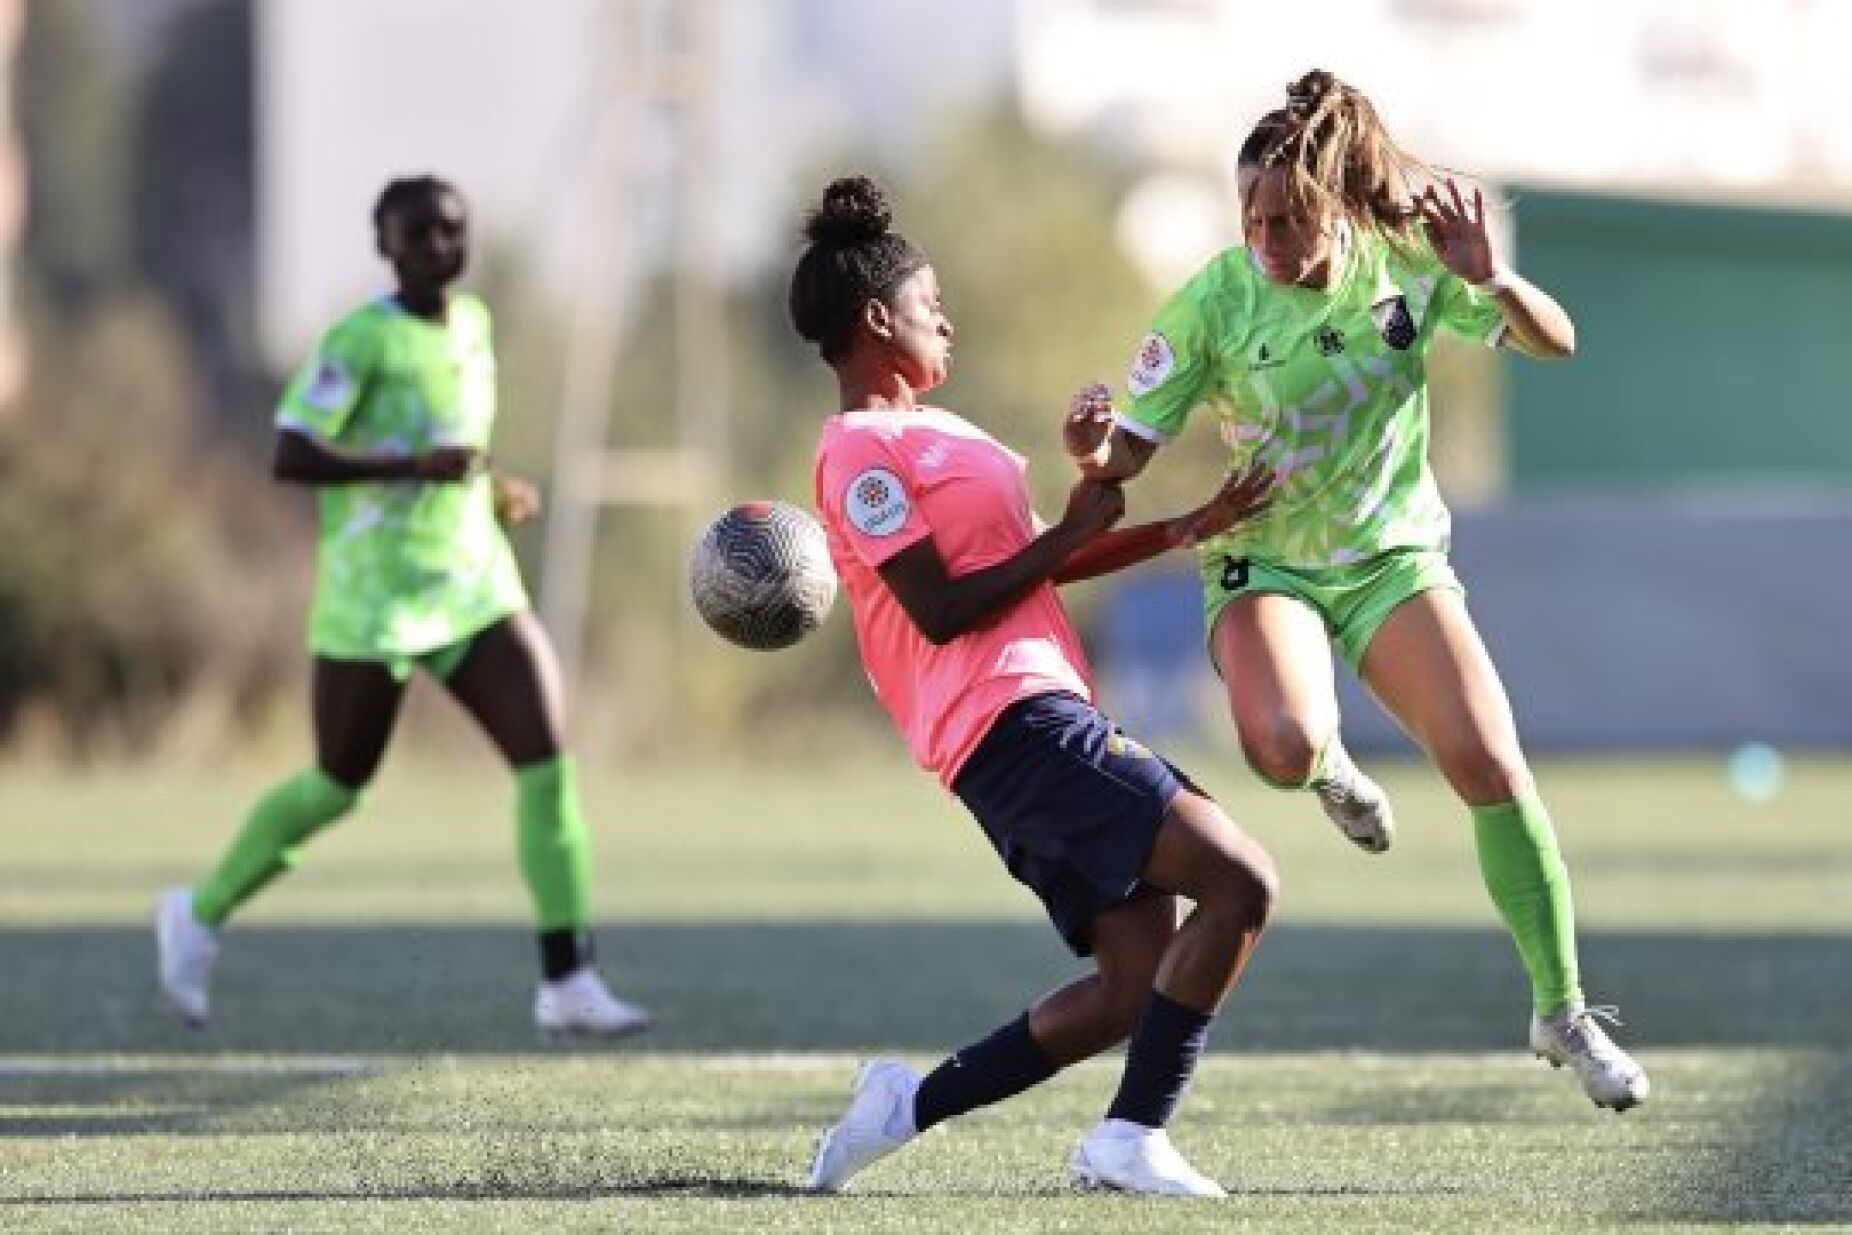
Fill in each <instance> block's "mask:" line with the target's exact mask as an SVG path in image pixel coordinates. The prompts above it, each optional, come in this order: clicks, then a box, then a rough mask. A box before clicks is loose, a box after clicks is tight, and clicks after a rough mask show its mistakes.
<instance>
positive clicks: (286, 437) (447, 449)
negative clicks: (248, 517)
mask: <svg viewBox="0 0 1852 1235" xmlns="http://www.w3.org/2000/svg"><path fill="white" fill-rule="evenodd" d="M485 462H486V461H485V460H484V458H483V454H482V452H481V451H479V450H476V449H475V448H474V447H470V446H439V447H437V448H436V449H434V450H422V451H412V452H406V451H382V450H349V449H347V448H345V447H341V446H336V445H334V444H332V443H330V442H325V441H322V440H321V439H320V438H317V437H312V436H310V435H309V434H307V433H298V432H296V431H295V430H293V429H281V430H279V431H278V432H277V438H276V449H275V453H274V454H272V455H271V459H270V474H271V475H272V476H275V477H276V478H277V479H278V480H281V481H284V482H285V483H287V484H296V485H310V486H321V485H351V484H360V483H364V482H367V481H381V480H405V481H425V482H429V483H434V484H446V483H451V482H455V481H461V480H468V479H469V478H470V477H472V476H474V475H475V474H476V473H477V472H479V471H481V470H482V468H483V466H484V464H485Z"/></svg>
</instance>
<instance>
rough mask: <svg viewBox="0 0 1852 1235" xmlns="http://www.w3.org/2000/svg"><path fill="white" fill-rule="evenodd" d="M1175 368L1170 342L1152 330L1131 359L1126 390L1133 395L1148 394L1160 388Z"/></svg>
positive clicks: (1175, 359)
mask: <svg viewBox="0 0 1852 1235" xmlns="http://www.w3.org/2000/svg"><path fill="white" fill-rule="evenodd" d="M1176 367H1177V357H1176V354H1175V353H1173V352H1172V351H1171V350H1170V340H1169V339H1166V338H1165V337H1164V336H1163V335H1161V334H1159V333H1158V332H1157V331H1155V330H1153V331H1151V332H1150V333H1149V334H1147V335H1146V336H1145V339H1144V342H1142V343H1140V344H1139V345H1138V355H1137V356H1135V357H1133V359H1132V371H1131V373H1130V374H1128V375H1127V377H1126V381H1125V384H1126V388H1127V389H1128V390H1130V391H1131V392H1132V393H1133V394H1134V395H1143V394H1150V393H1151V392H1152V391H1153V390H1156V389H1157V388H1158V387H1159V386H1162V385H1163V384H1164V382H1165V380H1166V379H1167V378H1169V377H1170V375H1171V373H1172V372H1173V371H1174V370H1175V369H1176Z"/></svg>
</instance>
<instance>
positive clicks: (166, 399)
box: [0, 2, 308, 753]
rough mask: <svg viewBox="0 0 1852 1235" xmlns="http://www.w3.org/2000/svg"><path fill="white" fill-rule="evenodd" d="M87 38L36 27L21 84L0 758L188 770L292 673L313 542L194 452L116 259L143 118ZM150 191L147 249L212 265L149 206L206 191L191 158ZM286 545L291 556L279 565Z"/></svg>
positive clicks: (168, 118)
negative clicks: (59, 758)
mask: <svg viewBox="0 0 1852 1235" xmlns="http://www.w3.org/2000/svg"><path fill="white" fill-rule="evenodd" d="M211 7H215V8H217V7H222V6H218V5H214V6H211ZM231 7H241V6H236V5H234V6H231ZM95 16H96V11H95V9H94V8H93V6H89V5H84V4H76V3H63V2H54V3H44V4H35V5H32V6H30V7H29V10H28V22H27V27H26V36H25V42H24V45H23V47H22V49H21V57H20V62H19V77H18V117H19V119H18V123H19V129H20V136H21V143H22V146H23V148H24V153H25V158H26V164H27V168H28V178H29V182H30V186H31V187H30V190H29V198H28V209H29V216H28V221H27V225H26V231H25V237H24V249H23V253H22V256H21V261H20V276H21V277H20V286H19V293H18V294H19V301H20V304H21V306H22V317H23V319H24V322H25V328H26V332H27V335H28V338H29V339H30V346H31V350H32V353H33V356H34V364H33V366H32V375H31V378H30V381H29V384H28V386H27V389H26V391H25V392H24V395H23V396H22V398H21V400H20V407H19V410H18V414H17V415H15V416H13V417H10V418H9V419H8V420H7V421H6V422H5V424H4V425H0V645H3V646H0V740H5V739H17V738H18V737H20V736H21V735H22V733H23V734H24V736H26V737H28V738H29V739H31V740H33V741H35V742H37V743H39V744H42V745H50V746H53V747H56V748H62V749H66V750H71V751H77V752H114V753H124V752H147V751H153V750H172V749H174V748H176V746H187V747H190V748H193V749H196V750H197V749H199V748H201V747H202V746H204V747H207V748H210V747H212V746H215V745H218V744H222V743H223V742H226V741H229V740H231V739H232V738H233V737H234V736H236V735H238V734H239V733H240V732H241V731H242V728H243V722H244V721H246V720H247V719H248V718H249V716H250V714H251V712H252V711H253V710H255V709H257V708H259V707H261V706H262V705H263V704H264V703H265V702H267V700H268V699H269V698H270V696H271V695H272V694H273V693H274V691H275V689H276V688H277V686H278V684H279V683H280V682H281V681H282V680H284V678H285V677H286V676H287V674H288V672H289V671H290V670H291V669H292V668H293V666H294V665H295V664H296V663H297V662H298V661H299V659H300V654H299V652H298V650H297V649H298V647H299V645H300V639H299V637H298V636H297V634H296V631H297V629H299V628H298V626H297V622H296V620H294V619H293V618H292V616H291V615H293V614H296V613H299V612H300V608H301V596H302V593H303V591H304V590H305V589H304V587H303V583H304V582H305V581H306V578H307V574H308V564H307V563H308V558H307V537H306V535H305V532H306V523H305V521H304V520H303V519H302V518H301V517H300V512H299V511H297V510H295V509H293V508H291V507H289V506H288V505H287V504H285V503H279V502H278V501H277V500H276V496H275V491H274V488H273V487H272V486H270V485H269V484H268V483H267V481H266V479H265V478H264V476H263V474H262V472H261V471H260V470H259V469H258V468H256V467H255V466H253V463H252V461H251V460H250V459H249V458H248V457H246V456H242V455H240V454H238V453H237V452H234V451H231V450H228V449H226V448H225V447H224V446H223V445H222V444H221V442H220V441H219V440H218V437H217V435H212V434H208V433H205V432H202V431H201V427H200V425H199V421H198V415H197V413H198V408H199V406H200V404H201V403H202V401H203V399H202V392H201V385H202V383H201V379H200V376H199V369H198V367H197V364H196V360H195V351H194V348H193V347H192V346H191V345H190V344H189V340H188V336H187V334H186V333H185V332H184V331H183V330H182V329H181V328H180V327H179V326H178V325H177V323H176V320H175V316H174V314H173V312H172V311H171V309H170V305H169V301H168V300H167V299H166V298H164V297H163V296H160V295H156V294H154V293H153V292H152V291H151V289H150V287H149V284H148V282H147V280H146V279H145V278H144V272H143V269H142V268H141V265H140V264H138V262H137V261H136V260H135V258H136V253H135V250H134V249H133V247H132V246H131V244H130V236H131V229H130V219H131V216H132V212H131V202H132V201H134V200H135V199H136V198H137V196H138V195H137V194H136V193H133V192H131V191H130V190H129V174H128V173H129V170H130V152H129V148H128V144H127V139H128V137H129V134H130V127H129V123H128V118H129V117H130V116H133V115H136V114H137V113H138V112H139V110H140V109H139V108H136V107H134V106H131V105H130V100H129V98H128V95H127V91H126V87H125V83H124V81H123V79H122V76H121V74H120V71H119V69H120V66H119V65H117V64H116V63H115V62H114V61H112V60H111V59H110V58H109V56H108V54H107V53H106V50H105V48H104V47H103V46H102V44H101V43H100V41H99V40H98V39H97V37H96V31H95V29H94V28H93V26H92V24H91V23H92V22H93V20H94V18H95ZM207 16H209V15H208V14H207V13H205V12H204V11H200V12H196V13H194V14H193V15H192V16H191V17H189V19H188V20H187V21H186V22H183V23H182V27H183V30H184V29H193V30H195V31H200V30H203V31H206V32H208V33H209V32H210V31H212V30H214V29H216V27H213V26H211V25H210V24H209V23H208V24H205V25H196V24H195V23H198V22H204V21H205V19H206V18H207ZM217 20H223V19H217ZM213 37H215V38H220V39H223V38H224V36H223V35H222V34H218V35H213ZM202 39H206V34H200V33H196V34H194V35H189V36H187V37H185V38H183V40H182V43H183V44H184V45H193V44H195V43H197V42H199V41H200V40H202ZM207 41H210V40H207ZM221 53H222V54H224V55H226V56H227V57H228V58H229V59H230V60H231V61H236V57H235V56H232V55H230V53H228V52H224V50H223V48H221ZM186 63H194V64H197V62H196V61H193V60H187V61H186ZM187 71H189V70H186V69H184V68H166V69H163V68H157V70H156V73H155V78H154V80H155V81H156V82H162V83H168V84H165V85H162V86H160V88H159V89H157V90H156V95H157V96H158V97H161V98H171V97H173V96H172V92H174V91H178V90H179V89H180V83H177V82H175V80H174V78H173V74H176V73H180V74H184V73H185V72H187ZM200 71H202V72H203V71H204V70H200ZM246 93H247V95H248V86H247V89H246ZM207 110H210V109H209V108H208V109H207ZM156 111H157V112H160V113H161V115H162V116H164V117H165V118H164V119H160V118H149V117H143V118H142V119H141V122H140V123H139V124H138V125H137V126H136V127H135V129H134V134H135V137H136V139H137V141H141V140H146V139H149V137H150V134H155V133H170V132H171V131H172V130H173V127H174V126H175V125H179V126H181V127H184V126H185V125H187V124H190V123H193V119H192V118H189V115H188V113H187V109H186V108H184V107H180V108H177V109H176V108H174V107H172V106H170V105H169V104H167V103H163V104H161V105H160V106H159V107H157V108H156ZM246 123H248V120H247V121H246ZM205 136H206V140H208V141H209V142H210V141H216V140H218V139H217V138H216V137H214V136H213V135H212V134H211V133H210V132H208V133H207V134H206V135H205ZM180 145H181V147H182V148H183V149H184V148H186V142H185V141H182V142H181V143H180ZM206 161H207V162H209V161H210V160H206ZM232 162H233V164H235V163H236V160H235V159H234V160H232ZM142 174H143V177H144V179H145V181H146V185H144V188H146V187H147V186H155V187H154V188H152V189H151V190H150V191H152V192H153V193H154V195H155V197H156V198H157V199H158V200H157V202H156V203H155V204H154V205H153V206H150V207H148V208H149V209H153V210H155V211H156V212H157V213H156V216H155V218H154V219H153V220H152V221H150V222H149V223H148V230H149V231H150V232H155V231H159V230H160V227H162V226H165V227H168V228H171V229H173V230H174V231H175V233H176V234H181V233H186V234H189V235H191V236H193V238H194V243H195V244H196V245H200V246H204V247H205V248H208V249H209V248H210V247H211V245H210V244H209V243H208V242H207V241H208V237H207V236H206V234H205V233H199V232H190V231H189V228H191V227H192V225H193V220H191V219H189V218H187V217H184V216H186V214H187V211H189V210H191V209H193V207H192V205H190V204H189V201H190V199H185V200H183V199H182V198H180V197H175V196H167V197H163V196H162V194H163V193H165V192H166V191H167V189H168V185H167V181H168V180H169V179H171V178H176V177H179V178H184V177H189V176H193V177H201V178H206V177H209V176H212V175H216V174H217V173H212V172H207V171H204V170H202V167H201V164H200V161H199V160H195V161H194V162H193V163H191V164H189V163H187V162H186V158H185V157H184V156H183V157H181V158H180V165H179V166H163V165H162V164H161V163H160V161H159V159H158V158H157V159H154V160H153V161H152V162H148V163H146V164H145V165H144V167H143V173H142ZM247 179H248V177H247ZM243 191H244V192H245V193H246V194H247V196H248V188H246V189H245V190H243ZM200 222H202V223H203V224H204V225H205V226H207V227H208V229H211V228H213V227H216V226H218V224H217V223H215V222H214V221H213V220H212V219H211V218H207V219H204V220H200ZM219 222H221V223H222V222H223V220H222V219H220V220H219ZM225 242H226V237H225V236H224V235H223V234H220V235H217V236H214V237H212V243H217V244H220V245H223V244H225ZM236 243H237V242H236V239H235V238H234V239H233V244H234V247H235V245H236ZM244 243H245V244H246V246H247V247H248V240H246V241H245V242H244ZM156 252H158V253H159V254H161V256H158V257H156V258H154V259H152V260H151V261H150V262H149V263H148V264H149V265H150V266H152V267H156V268H161V269H166V270H168V271H169V272H170V273H173V272H175V271H177V270H178V267H177V266H174V265H171V264H167V263H174V262H184V261H185V260H187V259H184V258H176V257H173V256H172V254H171V253H170V252H169V251H168V250H165V249H162V248H160V247H159V245H156ZM246 260H247V261H248V255H247V258H246ZM189 286H191V285H189ZM215 294H216V292H210V291H207V290H205V289H204V288H201V289H200V290H199V297H200V298H201V299H202V300H203V299H204V298H207V297H209V296H211V295H215ZM179 299H184V298H183V297H182V298H179ZM245 304H246V310H247V311H248V299H247V301H246V302H245ZM233 307H234V310H235V309H236V306H235V305H234V306H233ZM292 540H294V541H295V542H296V543H298V544H301V545H302V546H303V552H302V553H300V554H289V553H279V552H278V545H279V544H288V543H290V542H291V541H292Z"/></svg>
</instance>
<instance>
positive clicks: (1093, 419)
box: [1061, 382, 1112, 472]
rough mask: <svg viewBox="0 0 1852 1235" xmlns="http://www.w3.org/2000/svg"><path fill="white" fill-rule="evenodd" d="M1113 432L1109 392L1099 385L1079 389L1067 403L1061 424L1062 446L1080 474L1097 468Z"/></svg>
mask: <svg viewBox="0 0 1852 1235" xmlns="http://www.w3.org/2000/svg"><path fill="white" fill-rule="evenodd" d="M1111 433H1112V392H1111V391H1110V390H1108V389H1106V387H1105V386H1104V385H1103V384H1101V383H1099V382H1094V383H1093V384H1092V385H1090V386H1082V387H1081V388H1080V389H1079V390H1078V391H1076V392H1075V393H1074V397H1073V398H1072V399H1070V400H1069V401H1068V405H1067V417H1066V418H1065V419H1064V420H1063V421H1062V422H1061V444H1062V445H1063V446H1064V447H1066V448H1067V452H1068V455H1069V456H1070V457H1072V458H1073V460H1074V462H1075V463H1076V464H1077V465H1079V467H1080V469H1081V471H1082V472H1085V471H1087V469H1088V468H1089V467H1090V466H1094V465H1097V464H1098V463H1099V462H1100V461H1101V457H1102V456H1103V455H1104V454H1105V451H1106V439H1107V437H1108V436H1109V435H1110V434H1111Z"/></svg>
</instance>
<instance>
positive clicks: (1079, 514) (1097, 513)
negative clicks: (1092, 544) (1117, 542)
mask: <svg viewBox="0 0 1852 1235" xmlns="http://www.w3.org/2000/svg"><path fill="white" fill-rule="evenodd" d="M1124 517H1125V490H1124V489H1122V488H1121V487H1120V486H1119V485H1117V484H1114V483H1111V482H1109V481H1100V480H1086V479H1082V480H1080V481H1079V482H1078V483H1076V484H1075V485H1074V487H1073V489H1072V490H1070V491H1069V492H1068V495H1067V512H1066V513H1065V514H1063V515H1062V516H1061V525H1062V526H1063V527H1065V528H1067V529H1068V530H1069V531H1072V532H1076V533H1078V534H1080V535H1081V536H1082V537H1089V538H1090V537H1093V536H1097V535H1099V534H1100V533H1101V532H1103V531H1105V530H1106V529H1107V528H1109V527H1111V526H1112V525H1113V524H1115V523H1117V522H1119V520H1121V519H1123V518H1124Z"/></svg>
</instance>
